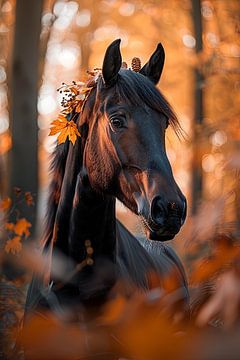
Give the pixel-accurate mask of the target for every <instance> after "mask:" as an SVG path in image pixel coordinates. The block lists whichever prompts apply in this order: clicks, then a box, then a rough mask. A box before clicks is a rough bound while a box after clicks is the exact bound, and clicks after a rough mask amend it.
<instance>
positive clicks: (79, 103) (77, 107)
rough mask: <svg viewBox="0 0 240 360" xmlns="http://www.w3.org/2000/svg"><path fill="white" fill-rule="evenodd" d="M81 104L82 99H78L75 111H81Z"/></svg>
mask: <svg viewBox="0 0 240 360" xmlns="http://www.w3.org/2000/svg"><path fill="white" fill-rule="evenodd" d="M82 104H83V101H82V100H78V103H77V105H76V107H75V111H76V112H77V113H80V112H81V110H82Z"/></svg>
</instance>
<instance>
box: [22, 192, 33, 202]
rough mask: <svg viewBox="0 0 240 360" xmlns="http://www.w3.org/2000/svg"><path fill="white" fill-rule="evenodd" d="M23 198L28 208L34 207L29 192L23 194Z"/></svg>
mask: <svg viewBox="0 0 240 360" xmlns="http://www.w3.org/2000/svg"><path fill="white" fill-rule="evenodd" d="M24 197H25V201H26V203H27V205H28V206H30V205H34V201H33V197H32V194H31V193H30V191H27V192H25V194H24Z"/></svg>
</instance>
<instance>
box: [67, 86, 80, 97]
mask: <svg viewBox="0 0 240 360" xmlns="http://www.w3.org/2000/svg"><path fill="white" fill-rule="evenodd" d="M69 90H70V91H71V92H72V93H74V95H78V94H79V91H78V89H76V87H74V86H71V87H70V89H69Z"/></svg>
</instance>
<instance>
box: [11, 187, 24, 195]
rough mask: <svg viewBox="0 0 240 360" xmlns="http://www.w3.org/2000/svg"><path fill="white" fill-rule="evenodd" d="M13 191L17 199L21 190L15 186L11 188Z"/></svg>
mask: <svg viewBox="0 0 240 360" xmlns="http://www.w3.org/2000/svg"><path fill="white" fill-rule="evenodd" d="M13 191H14V193H15V195H16V197H18V196H19V195H20V194H21V192H22V190H21V189H20V188H19V187H17V186H15V187H14V188H13Z"/></svg>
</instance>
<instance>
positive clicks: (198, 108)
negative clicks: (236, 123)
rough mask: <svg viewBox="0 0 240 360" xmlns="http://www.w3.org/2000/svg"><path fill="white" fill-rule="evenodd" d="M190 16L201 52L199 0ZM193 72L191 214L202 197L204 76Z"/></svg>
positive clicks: (197, 50)
mask: <svg viewBox="0 0 240 360" xmlns="http://www.w3.org/2000/svg"><path fill="white" fill-rule="evenodd" d="M192 16H193V25H194V31H195V38H196V47H195V49H196V54H197V55H198V54H199V53H200V52H202V14H201V1H200V0H192ZM194 72H195V94H194V100H195V101H194V103H195V105H194V107H195V109H194V135H193V165H192V214H193V215H194V214H196V212H197V207H198V204H199V201H200V199H201V197H202V166H201V146H200V143H199V142H200V139H199V132H200V131H199V128H200V126H201V125H202V123H203V90H202V88H203V83H204V77H203V74H202V72H201V70H200V69H198V68H196V69H195V70H194Z"/></svg>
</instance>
